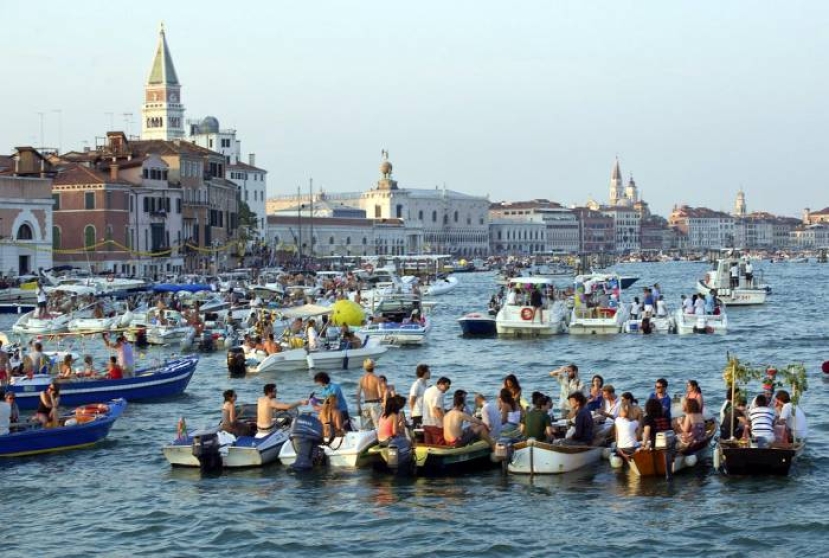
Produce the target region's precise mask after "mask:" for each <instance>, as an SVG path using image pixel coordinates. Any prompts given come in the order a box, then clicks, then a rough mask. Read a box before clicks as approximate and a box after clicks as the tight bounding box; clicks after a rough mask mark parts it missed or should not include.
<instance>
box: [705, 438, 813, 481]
mask: <svg viewBox="0 0 829 558" xmlns="http://www.w3.org/2000/svg"><path fill="white" fill-rule="evenodd" d="M805 447H806V443H805V442H795V443H792V444H789V443H779V442H775V443H772V444H770V445H769V446H768V447H757V446H756V445H753V444H751V443H750V442H749V441H748V440H720V441H719V443H718V444H717V447H716V448H715V449H714V468H715V469H717V470H718V471H720V472H721V473H725V474H726V475H774V476H782V477H784V476H786V475H788V474H789V469H790V468H791V466H792V463H794V461H795V459H797V457H798V456H799V455H800V454H801V453H803V449H804V448H805Z"/></svg>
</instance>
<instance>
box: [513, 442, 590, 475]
mask: <svg viewBox="0 0 829 558" xmlns="http://www.w3.org/2000/svg"><path fill="white" fill-rule="evenodd" d="M602 450H603V448H601V447H593V446H585V447H580V446H567V445H552V444H546V443H544V442H538V441H536V440H527V441H526V442H519V443H518V444H516V445H515V447H514V449H513V454H512V459H511V460H510V462H509V465H507V470H508V471H509V472H510V473H514V474H518V475H555V474H561V473H569V472H571V471H575V470H578V469H581V468H583V467H587V466H588V465H592V464H594V463H598V462H599V461H600V460H601V458H602Z"/></svg>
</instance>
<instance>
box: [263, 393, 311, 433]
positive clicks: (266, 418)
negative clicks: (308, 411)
mask: <svg viewBox="0 0 829 558" xmlns="http://www.w3.org/2000/svg"><path fill="white" fill-rule="evenodd" d="M263 392H264V394H265V395H263V396H262V397H260V398H259V399H258V400H257V401H256V428H257V430H259V432H269V431H271V430H273V428H274V426H275V425H276V423H275V422H274V419H273V412H274V411H290V410H292V409H296V408H297V407H299V406H301V405H307V404H308V400H307V399H303V400H300V401H296V402H294V403H290V404H288V403H280V402H279V401H277V400H276V384H265V388H264V389H263Z"/></svg>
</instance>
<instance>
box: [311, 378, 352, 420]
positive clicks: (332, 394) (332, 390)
mask: <svg viewBox="0 0 829 558" xmlns="http://www.w3.org/2000/svg"><path fill="white" fill-rule="evenodd" d="M314 383H315V384H317V385H318V386H319V387H320V388H321V389H320V392H319V399H320V400H321V401H326V400H329V399H330V398H334V399H336V406H337V411H338V414H337V415H335V416H332V417H330V419H331V422H332V423H333V426H334V430H335V431H336V430H342V431H346V432H347V431H350V430H351V417H350V416H349V414H348V402H347V401H346V400H345V395H343V390H342V388H341V387H340V385H339V384H335V383H333V382H332V381H331V377H330V376H329V375H328V373H327V372H317V373H316V374H315V375H314ZM321 409H322V406H315V407H314V410H315V411H320V410H321Z"/></svg>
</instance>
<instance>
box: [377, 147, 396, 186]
mask: <svg viewBox="0 0 829 558" xmlns="http://www.w3.org/2000/svg"><path fill="white" fill-rule="evenodd" d="M380 155H381V156H382V157H383V161H382V162H381V163H380V180H378V181H377V189H378V190H397V181H396V180H393V179H392V177H391V171H392V169H393V168H394V167H392V164H391V161H389V152H388V151H386V150H385V149H383V150H382V151H381V152H380Z"/></svg>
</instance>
